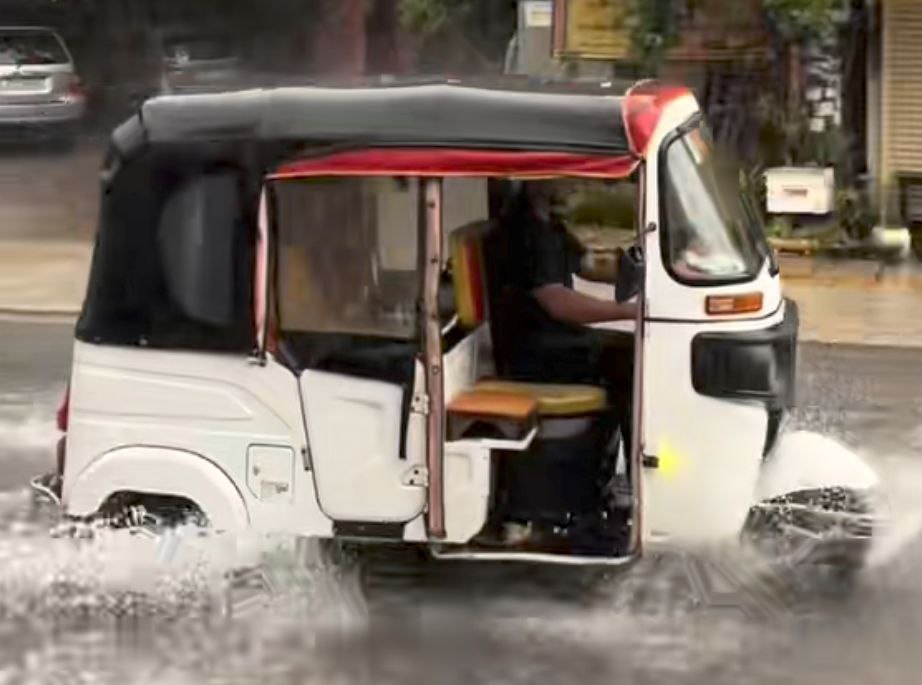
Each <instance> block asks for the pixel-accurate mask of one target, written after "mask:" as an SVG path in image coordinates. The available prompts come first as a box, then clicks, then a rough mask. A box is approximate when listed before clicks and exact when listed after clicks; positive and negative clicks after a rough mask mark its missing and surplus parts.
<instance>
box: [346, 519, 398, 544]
mask: <svg viewBox="0 0 922 685" xmlns="http://www.w3.org/2000/svg"><path fill="white" fill-rule="evenodd" d="M406 525H407V524H406V523H382V522H380V521H334V522H333V535H335V536H336V537H338V538H353V539H357V540H403V531H404V528H406Z"/></svg>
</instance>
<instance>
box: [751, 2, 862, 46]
mask: <svg viewBox="0 0 922 685" xmlns="http://www.w3.org/2000/svg"><path fill="white" fill-rule="evenodd" d="M762 4H763V7H764V8H765V11H766V13H767V14H768V16H769V17H771V18H772V19H773V20H774V22H775V23H776V25H777V26H778V28H779V29H781V32H782V33H783V34H784V36H785V38H787V39H788V40H791V41H803V40H805V39H808V38H811V37H814V36H819V35H824V34H828V33H829V32H831V31H833V30H834V23H833V21H832V13H833V12H835V11H836V10H839V9H842V7H843V5H844V3H843V0H762Z"/></svg>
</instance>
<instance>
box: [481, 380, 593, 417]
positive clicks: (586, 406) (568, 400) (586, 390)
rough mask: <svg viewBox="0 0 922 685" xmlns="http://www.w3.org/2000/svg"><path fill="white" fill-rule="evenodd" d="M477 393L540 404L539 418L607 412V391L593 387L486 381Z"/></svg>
mask: <svg viewBox="0 0 922 685" xmlns="http://www.w3.org/2000/svg"><path fill="white" fill-rule="evenodd" d="M474 388H475V390H482V391H487V392H491V393H509V394H511V395H525V396H528V397H533V398H534V399H536V400H537V401H538V414H539V415H540V416H557V417H561V416H580V415H582V414H594V413H596V412H600V411H602V410H604V409H605V406H606V404H607V402H606V398H605V389H604V388H600V387H597V386H594V385H558V384H555V383H522V382H519V381H504V380H483V381H479V382H478V383H477V385H476V386H474Z"/></svg>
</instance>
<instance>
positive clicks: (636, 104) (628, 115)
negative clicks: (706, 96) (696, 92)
mask: <svg viewBox="0 0 922 685" xmlns="http://www.w3.org/2000/svg"><path fill="white" fill-rule="evenodd" d="M686 95H692V92H691V91H690V90H689V89H688V88H685V87H684V86H669V85H664V84H662V83H659V82H657V81H641V82H640V83H638V84H637V85H635V86H634V87H633V88H631V89H630V90H628V92H627V94H626V95H625V98H624V107H623V113H624V114H623V116H624V129H625V131H626V132H627V139H628V144H629V145H630V146H631V151H632V152H634V154H636V155H637V156H639V157H646V155H647V148H648V147H649V145H650V139H651V138H652V137H653V133H654V132H655V131H656V127H657V125H659V122H660V119H661V118H662V116H663V110H664V109H665V108H666V105H668V104H669V103H671V102H674V101H675V100H678V99H679V98H681V97H685V96H686Z"/></svg>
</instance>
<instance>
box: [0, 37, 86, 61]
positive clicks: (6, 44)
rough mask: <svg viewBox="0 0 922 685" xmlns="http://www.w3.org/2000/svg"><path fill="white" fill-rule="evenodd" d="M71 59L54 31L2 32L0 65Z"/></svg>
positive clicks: (0, 38)
mask: <svg viewBox="0 0 922 685" xmlns="http://www.w3.org/2000/svg"><path fill="white" fill-rule="evenodd" d="M68 62H70V59H69V58H68V56H67V52H66V51H65V50H64V46H63V45H62V44H61V41H60V40H59V39H58V37H57V36H55V35H54V34H53V33H47V32H46V33H40V32H26V31H23V32H18V31H17V32H8V33H0V65H4V66H10V65H39V64H67V63H68Z"/></svg>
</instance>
